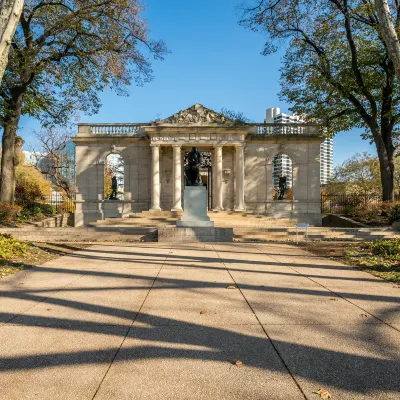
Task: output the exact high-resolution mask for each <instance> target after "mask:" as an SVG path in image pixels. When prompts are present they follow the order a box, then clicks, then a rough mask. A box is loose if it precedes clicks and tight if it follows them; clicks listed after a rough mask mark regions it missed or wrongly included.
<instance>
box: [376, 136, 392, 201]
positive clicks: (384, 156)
mask: <svg viewBox="0 0 400 400" xmlns="http://www.w3.org/2000/svg"><path fill="white" fill-rule="evenodd" d="M374 138H375V145H376V151H377V153H378V159H379V167H380V172H381V183H382V200H383V201H392V200H393V196H394V163H393V153H394V148H393V146H392V145H390V144H389V146H385V142H384V140H383V138H382V135H381V134H380V133H376V134H374ZM388 147H389V148H388Z"/></svg>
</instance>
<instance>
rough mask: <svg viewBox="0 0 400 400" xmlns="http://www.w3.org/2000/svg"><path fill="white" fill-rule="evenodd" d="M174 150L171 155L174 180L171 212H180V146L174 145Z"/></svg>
mask: <svg viewBox="0 0 400 400" xmlns="http://www.w3.org/2000/svg"><path fill="white" fill-rule="evenodd" d="M172 148H173V150H174V155H173V159H172V160H173V161H172V163H173V180H174V189H173V190H174V192H173V206H172V210H171V211H182V156H181V146H180V145H179V144H174V145H173V146H172Z"/></svg>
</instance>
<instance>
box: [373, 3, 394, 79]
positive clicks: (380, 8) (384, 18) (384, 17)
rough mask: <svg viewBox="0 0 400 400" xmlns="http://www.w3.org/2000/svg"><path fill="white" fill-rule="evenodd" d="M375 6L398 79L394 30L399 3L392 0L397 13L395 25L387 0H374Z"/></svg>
mask: <svg viewBox="0 0 400 400" xmlns="http://www.w3.org/2000/svg"><path fill="white" fill-rule="evenodd" d="M375 7H376V12H377V13H378V17H379V22H380V30H381V33H382V36H383V39H384V40H385V43H386V46H387V48H388V52H389V54H390V57H391V59H392V61H393V64H394V68H395V71H396V76H397V79H399V80H400V43H399V37H398V36H397V32H396V30H398V29H399V28H400V22H399V15H400V3H399V1H398V0H394V8H395V11H394V12H395V13H396V14H397V16H396V19H395V21H396V22H395V24H396V25H394V24H393V18H392V13H391V11H390V8H389V3H388V1H387V0H375Z"/></svg>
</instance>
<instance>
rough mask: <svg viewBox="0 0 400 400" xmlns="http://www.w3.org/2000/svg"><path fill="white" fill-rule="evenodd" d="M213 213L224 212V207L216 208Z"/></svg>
mask: <svg viewBox="0 0 400 400" xmlns="http://www.w3.org/2000/svg"><path fill="white" fill-rule="evenodd" d="M213 211H224V208H223V207H214V208H213Z"/></svg>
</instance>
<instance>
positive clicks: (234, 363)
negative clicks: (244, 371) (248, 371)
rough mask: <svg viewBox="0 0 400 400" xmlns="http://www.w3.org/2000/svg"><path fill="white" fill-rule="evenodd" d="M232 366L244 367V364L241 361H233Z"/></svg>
mask: <svg viewBox="0 0 400 400" xmlns="http://www.w3.org/2000/svg"><path fill="white" fill-rule="evenodd" d="M232 364H233V365H236V366H237V367H243V362H242V361H240V360H236V361H233V362H232Z"/></svg>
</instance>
